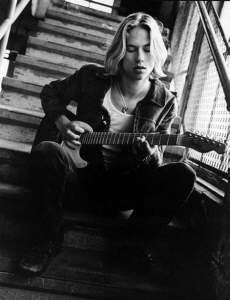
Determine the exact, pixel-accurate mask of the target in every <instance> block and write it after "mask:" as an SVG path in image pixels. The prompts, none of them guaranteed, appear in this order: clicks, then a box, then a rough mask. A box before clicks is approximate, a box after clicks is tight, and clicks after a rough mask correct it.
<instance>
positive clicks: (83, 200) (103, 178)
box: [31, 142, 195, 237]
mask: <svg viewBox="0 0 230 300" xmlns="http://www.w3.org/2000/svg"><path fill="white" fill-rule="evenodd" d="M194 181H195V172H194V171H193V169H192V168H191V167H189V166H188V165H186V164H185V163H182V162H177V163H170V164H166V165H162V166H160V167H158V168H156V169H155V170H149V168H147V167H144V166H142V167H140V168H139V169H135V170H130V171H125V172H124V171H122V172H121V171H120V170H118V169H116V168H113V169H111V170H110V171H107V172H104V173H101V172H98V171H97V170H96V169H92V170H91V169H90V166H89V167H87V168H84V169H76V167H75V165H74V163H73V162H72V160H71V158H70V157H69V156H68V154H67V153H66V152H65V151H64V150H63V148H62V147H61V146H60V145H59V144H57V143H54V142H42V143H40V144H38V145H37V146H36V147H35V149H34V151H33V152H32V154H31V183H32V188H33V191H34V195H35V198H37V201H36V203H37V205H38V211H39V214H38V215H39V216H41V218H40V221H41V222H40V223H41V233H42V234H44V233H45V234H46V236H48V237H49V236H50V235H53V234H54V233H55V232H57V231H58V230H59V227H60V224H61V216H62V211H63V204H65V202H68V201H71V202H72V204H73V202H74V206H75V209H77V210H78V209H79V210H84V211H90V212H95V213H101V214H103V215H104V214H108V215H109V214H110V215H112V214H113V213H114V214H115V213H116V212H118V211H121V210H128V209H133V210H134V214H133V216H135V217H137V218H138V217H139V218H143V220H146V219H151V218H152V217H153V216H156V217H165V218H166V219H167V218H168V220H170V218H172V217H173V216H174V215H175V214H176V213H177V211H178V209H179V208H180V207H181V206H182V205H183V203H185V201H186V199H187V198H188V196H189V195H190V193H191V191H192V189H193V186H194Z"/></svg>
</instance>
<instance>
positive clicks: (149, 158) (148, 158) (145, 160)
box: [142, 154, 152, 164]
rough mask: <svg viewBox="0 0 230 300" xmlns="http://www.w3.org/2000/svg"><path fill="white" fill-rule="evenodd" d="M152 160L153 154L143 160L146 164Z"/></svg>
mask: <svg viewBox="0 0 230 300" xmlns="http://www.w3.org/2000/svg"><path fill="white" fill-rule="evenodd" d="M151 159H152V154H149V155H147V156H146V157H145V158H143V159H142V162H143V163H144V164H148V163H149V162H150V161H151Z"/></svg>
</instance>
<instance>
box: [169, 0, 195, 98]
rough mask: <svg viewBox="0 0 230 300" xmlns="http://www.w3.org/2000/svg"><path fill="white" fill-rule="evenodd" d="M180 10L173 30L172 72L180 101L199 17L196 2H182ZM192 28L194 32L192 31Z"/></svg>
mask: <svg viewBox="0 0 230 300" xmlns="http://www.w3.org/2000/svg"><path fill="white" fill-rule="evenodd" d="M180 5H181V6H180V10H179V13H178V17H177V20H176V23H175V26H174V30H173V39H172V45H171V48H172V58H173V62H172V66H171V68H172V72H173V74H174V76H175V80H174V84H175V90H176V92H177V98H178V100H179V101H180V99H181V94H182V91H183V86H184V82H185V79H186V75H187V69H188V65H189V61H190V56H191V52H192V49H193V43H194V40H195V35H196V30H197V26H198V22H199V15H198V14H197V13H196V12H195V9H196V5H195V3H194V1H181V4H180ZM191 28H192V29H193V30H191Z"/></svg>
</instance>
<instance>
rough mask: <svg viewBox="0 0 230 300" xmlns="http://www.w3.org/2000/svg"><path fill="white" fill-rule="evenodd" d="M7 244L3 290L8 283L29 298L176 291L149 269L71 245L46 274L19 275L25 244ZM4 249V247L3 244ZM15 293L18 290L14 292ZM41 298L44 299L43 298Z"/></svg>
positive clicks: (1, 267) (0, 262)
mask: <svg viewBox="0 0 230 300" xmlns="http://www.w3.org/2000/svg"><path fill="white" fill-rule="evenodd" d="M5 244H6V243H5ZM3 245H4V244H3ZM4 246H5V249H3V250H2V251H1V256H0V286H1V287H0V289H2V288H3V287H4V286H6V287H8V289H9V290H11V289H13V290H14V289H15V292H16V291H17V292H18V293H19V292H20V291H21V293H22V291H25V294H24V296H25V295H26V293H27V295H28V297H29V291H30V292H31V293H33V295H34V297H35V295H39V293H42V294H43V295H44V297H45V296H46V295H47V294H49V295H53V296H54V295H56V296H57V298H51V299H71V298H58V297H61V295H62V297H70V296H76V297H77V298H75V299H102V300H103V299H104V300H109V299H111V300H115V299H146V300H147V299H152V297H154V296H156V297H157V299H164V300H166V299H167V300H169V299H170V298H169V291H170V292H171V293H175V291H174V289H169V288H167V287H166V286H165V285H163V284H160V283H159V282H157V280H155V282H154V280H153V279H152V278H151V276H150V275H149V274H148V273H147V272H146V274H145V276H141V275H142V274H141V273H140V274H138V269H137V270H136V271H133V270H132V269H131V268H130V267H129V268H130V269H126V268H127V265H129V263H128V264H125V263H123V266H120V267H121V268H120V269H118V267H119V266H118V265H115V262H113V261H111V258H110V260H109V259H108V258H107V257H105V256H102V255H101V254H98V253H96V251H80V250H76V249H70V248H64V249H63V250H62V251H61V253H60V254H59V255H58V256H57V257H56V258H55V259H54V260H53V261H52V262H51V264H50V266H49V267H48V269H47V271H46V272H45V273H44V274H43V275H41V276H37V277H34V278H28V277H22V276H20V275H19V274H17V273H16V274H15V268H16V266H17V261H18V259H19V258H20V257H21V255H22V254H23V251H24V249H25V247H23V246H21V247H19V246H18V247H15V245H14V247H13V246H11V245H10V244H9V245H7V244H6V245H4ZM1 248H3V246H2V245H1ZM111 269H112V270H111ZM110 270H111V272H110ZM2 286H3V287H2ZM19 289H20V290H19ZM0 291H1V290H0ZM9 294H10V293H9ZM9 294H8V295H9ZM13 295H15V293H12V296H13ZM17 295H20V294H17ZM171 296H172V295H171ZM78 297H80V298H78ZM7 299H10V298H7ZM12 299H15V298H12ZM20 299H25V298H20ZM26 299H30V298H26ZM33 299H35V298H33ZM39 299H43V298H40V297H39ZM44 299H50V298H44ZM171 299H172V298H171Z"/></svg>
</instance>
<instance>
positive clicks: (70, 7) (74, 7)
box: [50, 1, 123, 23]
mask: <svg viewBox="0 0 230 300" xmlns="http://www.w3.org/2000/svg"><path fill="white" fill-rule="evenodd" d="M50 7H51V9H56V10H58V11H60V12H66V13H72V14H73V13H75V14H74V15H75V16H76V14H78V15H79V14H80V13H83V14H85V15H88V16H90V17H91V18H92V17H97V18H102V19H103V18H104V19H106V20H110V21H113V22H115V23H120V21H121V20H122V19H123V17H122V16H119V15H114V14H111V13H108V12H104V11H99V10H96V9H93V8H89V7H84V6H81V5H78V4H71V3H68V4H67V9H66V8H64V7H63V2H62V1H55V2H54V1H53V3H52V5H51V6H50Z"/></svg>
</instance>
